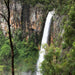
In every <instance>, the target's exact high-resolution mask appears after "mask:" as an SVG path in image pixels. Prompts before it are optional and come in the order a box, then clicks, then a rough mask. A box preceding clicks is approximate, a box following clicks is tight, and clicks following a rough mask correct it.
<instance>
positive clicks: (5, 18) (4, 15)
mask: <svg viewBox="0 0 75 75" xmlns="http://www.w3.org/2000/svg"><path fill="white" fill-rule="evenodd" d="M0 15H1V16H2V17H3V18H4V19H5V21H6V22H8V20H7V18H6V17H5V15H3V14H2V13H0Z"/></svg>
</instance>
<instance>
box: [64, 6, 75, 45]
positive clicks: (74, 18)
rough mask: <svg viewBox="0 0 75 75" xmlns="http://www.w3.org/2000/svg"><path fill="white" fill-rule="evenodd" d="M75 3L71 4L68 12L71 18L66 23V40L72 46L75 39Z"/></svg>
mask: <svg viewBox="0 0 75 75" xmlns="http://www.w3.org/2000/svg"><path fill="white" fill-rule="evenodd" d="M74 6H75V5H73V6H71V9H70V11H69V13H68V15H69V19H68V21H67V22H66V23H65V27H64V29H65V32H64V40H65V42H66V43H67V44H68V45H69V46H72V43H73V42H74V41H75V7H74Z"/></svg>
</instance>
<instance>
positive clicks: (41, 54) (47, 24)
mask: <svg viewBox="0 0 75 75" xmlns="http://www.w3.org/2000/svg"><path fill="white" fill-rule="evenodd" d="M53 13H54V11H51V12H49V13H48V15H47V18H46V22H45V27H44V32H43V37H42V42H41V49H40V51H39V59H38V61H37V72H36V75H42V73H41V72H40V71H41V69H40V67H41V63H42V62H43V60H44V55H45V49H44V48H43V47H42V45H44V44H47V43H48V37H49V33H50V26H51V20H52V16H53Z"/></svg>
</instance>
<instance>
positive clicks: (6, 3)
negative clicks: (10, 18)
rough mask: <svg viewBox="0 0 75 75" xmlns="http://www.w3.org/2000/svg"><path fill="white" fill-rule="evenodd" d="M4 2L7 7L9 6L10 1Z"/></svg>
mask: <svg viewBox="0 0 75 75" xmlns="http://www.w3.org/2000/svg"><path fill="white" fill-rule="evenodd" d="M4 3H5V5H6V7H7V8H8V1H7V2H6V0H4Z"/></svg>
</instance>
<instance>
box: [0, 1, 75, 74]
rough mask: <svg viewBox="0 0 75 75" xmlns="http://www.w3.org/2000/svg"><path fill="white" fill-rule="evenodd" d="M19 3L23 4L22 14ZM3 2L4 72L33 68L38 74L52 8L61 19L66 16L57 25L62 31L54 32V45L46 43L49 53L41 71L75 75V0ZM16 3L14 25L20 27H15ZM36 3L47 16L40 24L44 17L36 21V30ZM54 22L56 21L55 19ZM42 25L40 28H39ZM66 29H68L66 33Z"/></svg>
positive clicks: (0, 47)
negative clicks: (33, 12)
mask: <svg viewBox="0 0 75 75" xmlns="http://www.w3.org/2000/svg"><path fill="white" fill-rule="evenodd" d="M17 2H18V3H19V4H20V5H21V9H20V11H21V13H20V14H19V12H18V9H17ZM0 4H1V5H0V75H11V72H12V71H11V68H12V69H13V71H14V72H12V75H19V74H18V73H19V72H29V71H31V72H32V73H34V72H35V71H36V64H37V60H38V57H39V50H40V48H39V46H41V39H42V34H43V29H44V24H45V20H46V16H47V14H48V12H49V11H52V10H54V11H55V14H54V16H56V15H58V18H60V17H62V16H63V19H61V23H59V24H60V26H59V30H58V28H56V29H57V31H58V33H56V32H54V33H55V36H53V35H51V36H52V37H53V40H52V41H53V42H51V39H49V42H50V44H49V45H44V46H43V47H44V48H45V50H46V54H45V56H44V58H45V60H44V61H43V62H42V66H41V67H40V68H41V73H42V75H75V1H74V0H12V1H11V0H0ZM12 4H15V6H14V9H12V10H13V11H14V15H13V17H14V19H13V20H14V21H13V24H16V25H18V24H19V27H18V26H17V27H16V28H15V29H14V28H11V26H12V24H11V22H10V19H11V12H12V11H11V8H13V7H12ZM35 6H36V7H38V9H40V8H41V11H42V14H43V16H42V19H41V25H40V26H39V25H36V24H39V22H40V20H38V22H36V23H35V24H34V22H33V24H34V25H35V27H36V29H33V28H31V23H30V22H31V21H30V14H31V13H30V8H34V7H35ZM2 8H4V9H2ZM38 9H36V10H38ZM34 10H35V9H34ZM36 10H35V11H36ZM20 15H21V16H20ZM31 20H32V19H31ZM56 21H58V19H56ZM5 22H6V23H5ZM52 22H55V19H54V18H53V21H52ZM2 23H5V24H6V26H7V28H8V29H7V30H6V33H4V30H3V29H2V25H1V24H2ZM52 25H53V23H52ZM38 27H40V30H37V29H38ZM53 30H54V29H53V27H51V33H50V34H52V33H53V32H52V31H53ZM10 31H11V32H10ZM62 31H64V32H63V33H62ZM51 36H50V38H51ZM10 39H11V40H10ZM11 42H12V44H11ZM12 47H13V49H12ZM12 51H13V56H14V57H13V56H12ZM12 59H14V60H13V61H12ZM11 63H13V64H11ZM12 65H13V66H12ZM9 73H10V74H9Z"/></svg>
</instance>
